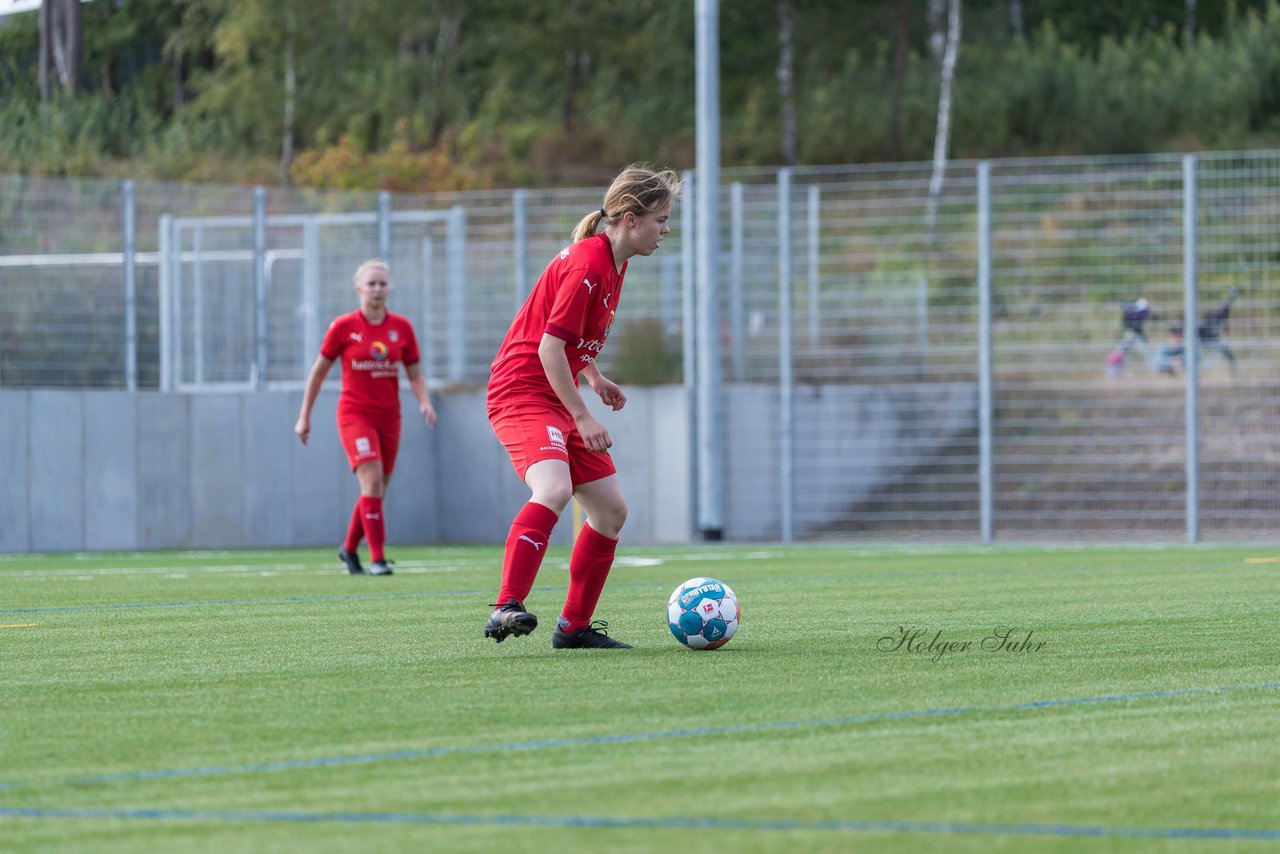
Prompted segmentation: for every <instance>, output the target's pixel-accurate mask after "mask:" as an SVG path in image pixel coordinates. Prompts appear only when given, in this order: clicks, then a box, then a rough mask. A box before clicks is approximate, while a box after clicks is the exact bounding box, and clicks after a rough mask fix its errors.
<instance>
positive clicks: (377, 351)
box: [369, 341, 389, 362]
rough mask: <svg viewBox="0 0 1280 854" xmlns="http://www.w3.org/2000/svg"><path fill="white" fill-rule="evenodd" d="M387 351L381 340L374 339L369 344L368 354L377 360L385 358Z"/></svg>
mask: <svg viewBox="0 0 1280 854" xmlns="http://www.w3.org/2000/svg"><path fill="white" fill-rule="evenodd" d="M388 352H389V351H388V349H387V345H386V344H383V343H382V342H381V341H374V342H373V343H372V344H370V345H369V355H370V356H372V357H373V358H375V359H377V360H378V361H379V362H381V361H382V360H383V359H386V358H387V353H388Z"/></svg>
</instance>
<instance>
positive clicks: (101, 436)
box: [84, 392, 138, 550]
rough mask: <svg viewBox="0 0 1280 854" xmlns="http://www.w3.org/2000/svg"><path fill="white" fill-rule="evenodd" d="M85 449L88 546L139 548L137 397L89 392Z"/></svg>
mask: <svg viewBox="0 0 1280 854" xmlns="http://www.w3.org/2000/svg"><path fill="white" fill-rule="evenodd" d="M84 454H85V459H86V460H89V461H90V464H89V465H86V466H85V472H84V545H85V548H86V549H102V550H121V549H136V548H138V490H137V483H138V406H137V398H136V397H134V396H131V395H122V394H117V393H113V392H86V393H85V395H84Z"/></svg>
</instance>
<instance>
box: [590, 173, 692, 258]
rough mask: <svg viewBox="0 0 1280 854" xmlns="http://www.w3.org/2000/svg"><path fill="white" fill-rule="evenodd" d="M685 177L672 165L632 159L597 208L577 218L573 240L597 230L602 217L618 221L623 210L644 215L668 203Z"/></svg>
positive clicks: (678, 190) (624, 212) (672, 199)
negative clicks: (639, 161) (681, 177)
mask: <svg viewBox="0 0 1280 854" xmlns="http://www.w3.org/2000/svg"><path fill="white" fill-rule="evenodd" d="M683 184H684V181H682V180H681V179H680V176H679V175H678V174H676V172H674V171H673V170H671V169H655V168H654V167H652V166H650V165H648V164H645V163H633V164H631V165H630V166H628V167H627V168H626V169H623V170H622V171H621V172H619V173H618V177H616V178H614V179H613V183H612V184H610V185H609V189H608V190H606V191H605V194H604V204H603V205H601V207H600V210H598V211H592V212H591V213H589V214H587V215H586V216H584V217H583V218H582V219H581V220H579V221H578V226H577V227H576V228H575V229H574V230H573V241H574V242H575V243H576V242H577V241H579V240H583V239H585V238H588V237H590V236H591V235H593V234H595V233H596V229H597V228H599V227H600V223H601V222H602V221H604V220H608V221H610V222H618V221H619V218H620V217H621V216H622V215H623V214H626V213H632V214H635V215H636V216H644V215H645V214H647V213H653V212H654V211H656V210H660V209H661V208H663V207H665V206H666V205H668V204H670V203H671V202H672V201H674V200H675V198H676V197H677V196H679V195H680V187H681V186H682V185H683Z"/></svg>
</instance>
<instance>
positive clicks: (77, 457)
mask: <svg viewBox="0 0 1280 854" xmlns="http://www.w3.org/2000/svg"><path fill="white" fill-rule="evenodd" d="M83 400H84V394H83V393H82V392H75V391H33V392H31V410H30V413H31V417H30V420H29V421H28V428H27V429H28V430H29V431H30V440H29V443H28V447H29V448H30V449H31V461H30V465H31V473H30V496H31V504H30V508H31V548H32V549H34V550H35V551H82V550H83V549H84V470H85V463H84V432H83V431H84V406H83Z"/></svg>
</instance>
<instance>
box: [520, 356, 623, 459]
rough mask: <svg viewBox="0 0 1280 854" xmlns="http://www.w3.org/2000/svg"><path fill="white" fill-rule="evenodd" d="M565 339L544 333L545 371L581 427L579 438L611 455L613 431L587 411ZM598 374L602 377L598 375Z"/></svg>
mask: <svg viewBox="0 0 1280 854" xmlns="http://www.w3.org/2000/svg"><path fill="white" fill-rule="evenodd" d="M564 347H565V344H564V339H562V338H557V337H556V336H554V335H552V334H551V333H549V332H544V333H542V340H541V341H540V342H538V360H539V361H541V362H542V370H543V372H544V373H545V374H546V375H547V382H549V383H550V384H551V390H552V391H554V392H555V393H556V397H558V398H560V402H561V403H562V404H564V408H565V409H567V410H568V411H569V415H570V416H572V417H573V421H574V423H575V424H576V425H577V426H578V435H580V436H581V437H582V441H583V442H584V443H585V444H586V446H587V447H588V448H590V449H591V450H593V451H607V450H609V447H610V446H611V445H613V440H612V439H611V438H609V431H608V430H606V429H605V428H604V425H603V424H601V423H600V422H599V421H597V420H596V419H595V416H594V415H592V414H591V411H590V410H589V409H587V404H586V401H584V400H583V399H582V395H581V394H579V393H578V386H577V385H576V384H575V383H574V381H573V372H572V371H571V370H570V369H569V362H568V360H566V359H565V357H564ZM597 373H599V372H598V371H597Z"/></svg>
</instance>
